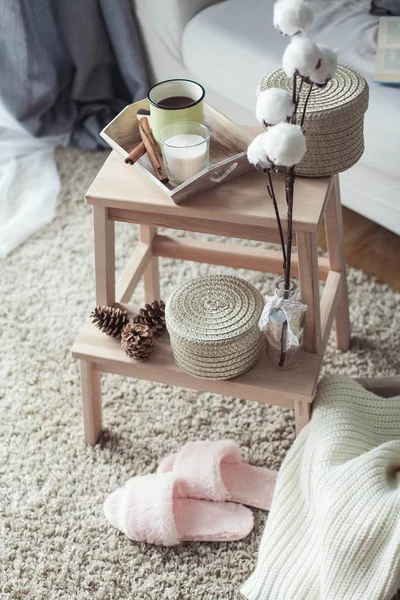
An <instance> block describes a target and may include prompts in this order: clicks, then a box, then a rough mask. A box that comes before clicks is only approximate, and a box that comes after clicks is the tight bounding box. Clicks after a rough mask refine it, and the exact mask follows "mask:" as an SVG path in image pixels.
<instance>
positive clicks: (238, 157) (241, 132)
mask: <svg viewBox="0 0 400 600" xmlns="http://www.w3.org/2000/svg"><path fill="white" fill-rule="evenodd" d="M139 109H145V110H148V109H149V103H148V101H147V100H141V101H140V102H135V103H134V104H129V105H128V106H127V107H126V108H124V110H123V111H122V112H120V113H119V115H117V116H116V117H115V119H113V120H112V121H111V123H109V124H108V125H107V126H106V127H105V128H104V129H103V131H102V132H101V133H100V135H101V137H102V138H103V139H104V140H105V141H106V142H107V144H109V145H110V146H111V148H114V150H117V151H118V152H119V153H120V154H122V156H123V157H124V158H126V157H127V156H128V154H129V152H130V151H131V150H132V148H133V147H134V146H135V145H136V144H137V143H138V142H140V141H141V138H140V134H139V126H138V121H137V117H136V113H137V111H138V110H139ZM204 112H205V125H206V126H207V127H208V128H209V130H210V131H211V140H210V167H209V168H208V169H204V171H201V172H200V173H198V174H197V175H195V176H194V177H192V178H191V179H188V180H187V181H185V182H184V183H182V184H180V185H178V186H177V187H173V186H172V185H169V184H168V185H164V184H163V183H161V182H160V181H159V180H158V179H157V178H156V177H154V175H153V172H152V167H151V164H150V161H149V160H148V158H147V155H145V156H143V157H142V158H141V159H140V160H139V161H138V162H137V163H135V165H133V166H131V165H126V168H127V169H136V170H138V171H140V172H141V173H143V174H144V175H145V176H146V177H148V178H149V179H150V180H151V181H152V182H153V183H154V185H156V186H157V187H158V188H159V189H161V190H162V191H163V192H164V193H165V194H167V196H169V197H170V198H172V200H173V201H174V202H175V203H176V204H180V203H181V202H183V201H184V200H186V199H187V198H190V197H191V196H194V195H195V194H198V193H200V192H204V191H205V190H207V189H210V188H212V187H215V186H216V185H219V184H220V183H222V182H223V181H228V180H229V179H233V178H234V177H238V176H239V175H242V174H243V173H246V172H247V171H250V170H251V169H252V168H253V167H252V165H251V164H250V163H249V162H248V160H247V156H246V150H247V146H248V145H249V144H250V142H251V141H252V140H253V137H254V135H252V134H251V133H250V132H249V131H248V130H247V129H245V128H244V127H241V126H240V125H236V124H235V123H233V122H232V121H231V120H230V119H228V118H227V117H225V116H224V115H223V114H221V113H220V112H218V111H217V110H216V109H215V108H212V106H210V105H209V104H207V103H205V104H204Z"/></svg>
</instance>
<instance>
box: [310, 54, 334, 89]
mask: <svg viewBox="0 0 400 600" xmlns="http://www.w3.org/2000/svg"><path fill="white" fill-rule="evenodd" d="M318 48H319V49H320V52H321V55H322V59H321V62H320V64H319V66H317V68H316V69H315V70H314V72H313V73H311V75H310V80H311V81H312V82H313V83H316V84H317V85H325V84H326V83H327V82H328V81H329V80H330V79H332V77H333V76H334V74H335V71H336V69H337V64H338V61H337V53H336V52H335V51H334V50H331V49H330V48H328V47H327V46H324V45H323V44H318Z"/></svg>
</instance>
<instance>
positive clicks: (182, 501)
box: [104, 473, 253, 546]
mask: <svg viewBox="0 0 400 600" xmlns="http://www.w3.org/2000/svg"><path fill="white" fill-rule="evenodd" d="M104 513H105V516H106V518H107V519H108V521H110V523H111V525H113V526H114V527H116V528H117V529H119V530H120V531H122V532H123V533H125V534H126V535H127V536H128V538H130V539H131V540H134V541H137V542H148V543H149V544H157V545H162V546H174V545H175V544H179V543H180V542H183V541H200V542H230V541H234V540H241V539H242V538H244V537H246V536H247V535H248V534H249V533H250V531H251V530H252V528H253V515H252V513H251V511H250V510H249V509H248V508H245V507H244V506H239V505H237V504H232V503H230V502H207V501H204V500H193V499H189V498H185V497H184V488H183V485H182V481H181V480H180V478H179V477H178V476H177V475H176V474H175V473H164V474H158V475H143V476H139V477H132V479H129V480H128V481H127V482H126V484H125V486H124V487H122V488H119V489H118V490H116V491H115V492H113V493H112V494H110V496H108V498H107V499H106V501H105V503H104Z"/></svg>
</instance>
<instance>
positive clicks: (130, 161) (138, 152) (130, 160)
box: [125, 142, 146, 165]
mask: <svg viewBox="0 0 400 600" xmlns="http://www.w3.org/2000/svg"><path fill="white" fill-rule="evenodd" d="M143 154H146V146H145V145H144V143H143V142H140V144H138V145H137V146H135V147H134V148H132V150H131V151H130V154H128V156H127V157H126V159H125V162H126V164H127V165H134V164H135V162H136V161H138V160H139V158H140V157H141V156H143Z"/></svg>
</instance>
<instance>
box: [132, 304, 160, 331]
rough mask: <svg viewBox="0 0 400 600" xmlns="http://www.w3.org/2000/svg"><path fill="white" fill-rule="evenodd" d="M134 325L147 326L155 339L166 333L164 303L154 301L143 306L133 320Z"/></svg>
mask: <svg viewBox="0 0 400 600" xmlns="http://www.w3.org/2000/svg"><path fill="white" fill-rule="evenodd" d="M133 322H134V323H142V324H144V325H148V326H149V327H151V329H152V330H153V333H154V335H155V336H156V337H159V336H160V335H162V334H163V333H165V331H166V327H165V302H163V301H162V300H160V301H158V300H154V302H152V303H151V304H145V305H144V308H141V309H140V311H139V314H138V315H136V317H134V319H133Z"/></svg>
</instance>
